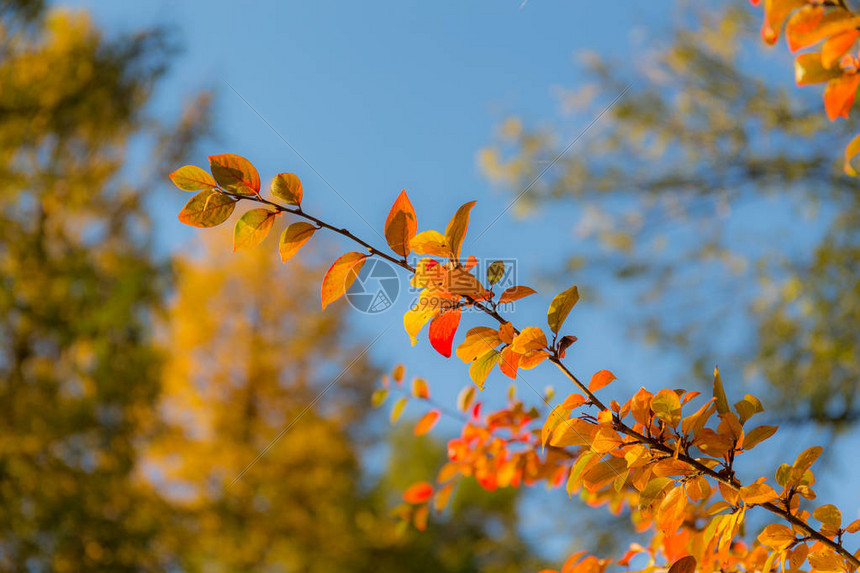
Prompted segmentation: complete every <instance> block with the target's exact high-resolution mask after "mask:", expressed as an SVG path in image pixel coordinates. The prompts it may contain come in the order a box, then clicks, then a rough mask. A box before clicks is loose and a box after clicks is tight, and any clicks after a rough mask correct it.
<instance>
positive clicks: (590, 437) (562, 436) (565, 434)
mask: <svg viewBox="0 0 860 573" xmlns="http://www.w3.org/2000/svg"><path fill="white" fill-rule="evenodd" d="M561 411H564V410H563V409H562V410H561ZM597 430H598V427H597V426H596V425H594V424H592V423H590V422H586V421H585V420H582V419H580V418H571V419H562V420H560V423H558V424H557V425H556V426H555V429H554V430H553V431H552V434H551V435H550V437H549V445H551V446H556V447H559V448H569V447H571V446H591V442H593V441H594V437H595V436H596V435H597Z"/></svg>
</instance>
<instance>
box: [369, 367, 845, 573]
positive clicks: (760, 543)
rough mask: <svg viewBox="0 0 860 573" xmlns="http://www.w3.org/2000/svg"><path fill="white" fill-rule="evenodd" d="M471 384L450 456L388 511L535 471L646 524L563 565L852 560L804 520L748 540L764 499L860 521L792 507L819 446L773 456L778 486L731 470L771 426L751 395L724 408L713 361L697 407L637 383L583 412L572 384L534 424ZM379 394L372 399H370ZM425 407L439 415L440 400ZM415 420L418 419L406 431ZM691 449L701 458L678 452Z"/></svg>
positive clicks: (825, 565) (605, 380)
mask: <svg viewBox="0 0 860 573" xmlns="http://www.w3.org/2000/svg"><path fill="white" fill-rule="evenodd" d="M393 378H394V380H395V384H397V385H399V384H401V383H402V379H403V369H402V367H398V368H397V369H396V370H395V372H394V374H393ZM614 379H615V377H614V376H613V375H612V373H610V372H608V371H606V370H603V371H600V372H598V373H596V374H595V375H594V376H593V377H592V380H591V382H590V384H589V387H588V388H589V391H590V392H597V391H598V390H600V389H601V388H603V387H605V386H606V385H608V384H609V383H611V382H612V381H613V380H614ZM389 386H390V381H389V377H387V376H386V377H384V378H383V389H382V390H380V391H385V392H387V391H388V390H387V389H388V388H389ZM474 390H475V388H474V386H470V387H468V388H464V389H463V391H462V392H461V393H460V395H459V397H458V401H457V410H458V411H459V412H461V413H462V414H463V418H462V419H461V420H462V421H463V426H462V429H461V432H460V435H459V436H458V437H456V438H453V439H451V440H450V441H449V442H448V462H447V463H446V464H445V465H444V466H443V467H442V468H441V469H440V470H439V473H438V475H437V477H436V480H435V482H436V483H435V484H431V483H429V482H419V483H416V484H413V485H412V486H411V487H409V488H408V489H407V490H406V492H405V493H404V494H403V500H404V504H403V505H401V506H399V507H398V508H397V509H396V510H395V513H396V515H398V516H399V517H400V518H402V519H404V520H410V521H412V522H413V523H414V524H415V526H416V527H418V528H419V529H423V528H424V527H426V523H427V519H428V516H429V515H430V512H431V508H433V509H435V511H437V512H440V511H442V510H443V509H444V508H445V506H446V504H447V503H448V500H449V499H450V496H451V494H452V490H453V488H454V487H455V485H456V483H457V482H458V481H459V480H461V479H464V478H474V479H476V480H477V481H478V483H479V484H481V486H483V487H484V488H486V489H488V490H492V489H495V488H497V487H519V486H533V485H536V484H537V483H539V482H545V483H546V485H547V487H550V488H560V487H565V489H566V490H567V493H568V494H569V495H573V494H578V495H579V496H580V497H581V499H582V500H583V501H584V502H585V503H587V504H588V505H591V506H600V505H606V506H608V508H609V509H610V511H612V512H613V513H616V514H618V513H620V512H621V511H622V510H624V509H625V508H626V509H628V510H629V511H630V514H631V519H632V521H633V523H634V525H635V527H636V529H637V530H638V531H649V530H650V531H652V532H653V537H652V539H651V543H650V545H649V546H647V547H645V546H641V545H639V544H632V545H631V547H630V550H629V551H627V553H626V554H625V555H624V556H623V557H621V558H620V559H614V560H613V559H599V558H597V557H595V556H586V555H585V553H584V552H580V553H577V554H575V555H573V556H571V558H569V559H568V560H567V561H566V563H565V564H564V566H563V567H562V569H561V571H562V573H602V572H603V571H605V570H606V569H607V568H608V567H609V566H611V565H613V564H615V565H620V566H622V567H625V568H627V569H628V570H630V568H631V567H630V566H631V562H632V561H634V559H636V558H638V559H637V561H636V562H637V563H638V564H640V567H639V568H638V569H637V570H638V571H643V572H649V573H650V572H651V571H655V570H657V569H661V566H660V563H661V558H662V559H665V560H668V561H669V562H670V563H673V564H674V565H673V568H672V569H673V573H678V572H679V571H688V572H689V571H693V570H699V571H734V570H741V571H762V572H763V573H767V572H768V571H770V570H771V569H774V568H775V567H777V566H778V567H780V569H781V570H783V571H786V570H788V571H799V570H801V567H803V565H804V564H805V563H807V562H808V563H809V565H810V566H811V570H813V571H822V572H823V571H852V570H853V569H854V568H853V566H852V565H851V564H850V563H848V562H846V560H845V559H843V558H842V557H840V556H839V555H838V554H837V553H836V552H834V551H833V550H832V548H831V547H828V546H827V545H825V544H823V543H821V542H818V541H815V540H811V539H809V537H808V535H807V532H806V531H805V530H804V529H803V528H800V527H797V526H795V525H792V524H789V525H784V524H779V523H774V524H771V525H768V526H767V527H765V528H764V529H763V530H762V532H761V533H760V534H759V535H758V537H757V540H756V542H755V543H753V544H752V545H748V544H747V543H746V542H745V541H744V540H743V538H742V535H741V530H742V527H743V526H744V523H745V520H746V513H747V510H748V509H750V508H752V507H755V506H757V505H762V504H777V505H778V506H779V507H783V508H785V509H786V510H789V511H790V512H791V513H792V515H794V516H795V517H796V518H797V519H798V520H800V521H801V522H804V523H808V524H809V525H810V526H812V525H813V522H812V521H811V519H813V520H816V521H818V522H820V524H821V525H820V531H821V532H822V533H823V534H824V535H826V536H827V537H828V538H831V539H837V538H838V539H840V540H841V538H842V536H843V535H844V534H846V533H856V532H857V531H860V520H856V521H854V522H852V523H850V524H847V525H844V526H843V523H842V515H841V512H840V511H839V510H838V509H837V508H836V507H835V506H833V505H823V506H820V507H818V508H817V509H815V510H814V511H812V512H810V511H808V510H804V509H800V501H801V498H803V499H806V500H813V499H815V492H814V490H813V487H812V486H813V485H814V483H815V477H814V474H813V472H812V471H811V467H812V465H813V463H814V462H815V460H816V459H817V458H818V456H819V455H820V454H821V452H822V448H821V447H817V446H816V447H813V448H809V449H808V450H806V451H804V452H802V453H801V454H800V455H798V456H797V457H796V459H795V460H794V462H793V463H791V464H788V463H786V464H782V465H781V466H779V468H778V469H777V470H776V473H775V483H776V484H777V486H778V489H774V488H773V487H771V486H770V485H768V484H767V483H766V481H767V480H766V478H765V477H759V478H758V479H756V480H755V481H754V482H752V483H750V484H748V485H742V484H741V482H740V481H738V480H737V477H736V476H735V474H734V471H733V469H732V468H733V466H734V461H735V458H736V457H737V456H739V455H741V454H743V453H745V452H748V451H750V450H752V449H753V448H755V447H756V446H758V445H759V444H760V443H762V442H764V441H765V440H767V439H768V438H770V437H771V436H773V435H774V433H775V432H776V429H777V428H776V427H774V426H767V425H762V426H755V427H752V428H750V427H748V426H747V422H749V420H750V419H751V418H752V417H753V416H754V415H756V414H758V413H760V412H762V411H763V408H762V406H761V403H760V402H759V401H758V400H757V399H756V398H755V397H753V396H751V395H746V396H745V397H744V399H743V400H740V401H738V402H737V403H736V404H735V405H734V411H732V410H731V409H730V408H729V404H728V400H727V398H726V395H725V393H724V391H723V386H722V382H721V380H720V377H719V373H718V372H715V382H714V395H713V397H711V398H710V399H709V400H707V401H706V402H705V403H704V404H701V405H700V406H699V407H697V408H693V407H691V406H689V404H690V403H691V401H692V400H693V399H695V398H696V397H698V396H699V393H698V392H687V391H684V390H667V389H664V390H661V391H659V392H657V393H656V394H652V393H650V392H648V391H647V390H645V389H644V388H642V389H640V390H639V391H638V392H637V393H636V394H634V395H633V396H632V397H631V398H630V400H628V401H627V402H626V403H625V404H623V405H621V404H618V403H617V402H615V401H613V402H611V406H610V408H609V409H608V410H604V411H599V412H597V413H596V414H595V413H588V412H586V411H585V410H586V409H587V408H588V407H594V403H593V402H591V401H590V400H589V399H588V398H586V397H585V396H583V395H582V394H579V393H574V394H570V395H569V396H567V397H566V398H565V399H564V401H563V402H562V403H561V404H559V405H557V406H555V407H554V408H553V409H552V411H551V412H550V413H549V415H548V416H547V417H546V420H545V422H544V423H543V425H542V426H540V425H539V420H540V416H539V414H538V412H537V410H536V409H535V408H533V407H531V408H530V407H527V406H526V405H524V404H523V402H522V401H520V400H518V399H516V398H515V397H514V393H513V390H511V392H510V393H509V396H508V398H509V402H508V406H507V407H506V408H504V409H501V410H498V411H494V412H491V413H489V414H486V415H483V416H482V415H481V404H480V403H476V404H473V402H472V401H473V399H474V397H475V391H474ZM427 398H429V394H428V395H427ZM398 404H399V403H398ZM398 404H395V406H394V408H393V409H392V412H393V413H394V412H395V411H397V412H398V414H397V417H399V411H400V410H402V407H401V406H398ZM381 405H382V401H376V402H375V406H381ZM685 410H686V411H685ZM431 412H434V413H435V416H436V417H437V418H438V416H439V410H438V408H434V409H433V410H431ZM715 415H716V416H715ZM714 418H715V419H714ZM627 419H630V424H629V427H630V428H631V429H632V430H633V431H635V432H636V433H638V434H640V435H641V436H644V437H647V438H648V440H647V441H645V440H639V439H637V438H635V437H631V436H630V435H625V434H623V433H622V432H619V431H618V430H617V429H616V428H617V423H616V422H617V421H618V420H622V421H623V420H627ZM425 431H426V428H425V427H424V425H423V418H422V419H421V420H419V422H418V423H417V424H416V434H420V433H424V432H425ZM653 443H657V444H660V445H661V447H655V446H654V445H653ZM690 459H693V460H695V461H696V462H698V464H700V465H693V464H691V463H688V462H689V460H690ZM702 467H705V468H708V469H711V470H713V472H715V473H716V474H717V475H719V476H720V477H721V478H722V479H715V477H713V476H712V475H708V474H707V473H705V472H704V471H703V470H702ZM728 484H733V485H728ZM858 553H860V552H858Z"/></svg>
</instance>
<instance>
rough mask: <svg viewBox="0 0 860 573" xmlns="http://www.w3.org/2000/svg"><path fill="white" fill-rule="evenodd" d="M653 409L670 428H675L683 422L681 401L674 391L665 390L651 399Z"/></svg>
mask: <svg viewBox="0 0 860 573" xmlns="http://www.w3.org/2000/svg"><path fill="white" fill-rule="evenodd" d="M651 409H652V410H653V411H654V413H655V414H656V415H657V416H659V417H660V419H661V420H663V422H665V423H666V424H667V425H668V426H669V427H672V428H674V427H675V426H677V425H678V423H679V422H680V421H681V399H680V398H679V397H678V394H677V393H675V391H674V390H669V389H668V388H664V389H662V390H660V391H659V392H657V394H655V395H654V397H653V398H651Z"/></svg>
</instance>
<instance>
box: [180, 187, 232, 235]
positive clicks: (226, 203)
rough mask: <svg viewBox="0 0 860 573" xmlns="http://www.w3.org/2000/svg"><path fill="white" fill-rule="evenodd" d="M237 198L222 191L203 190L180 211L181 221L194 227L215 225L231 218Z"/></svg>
mask: <svg viewBox="0 0 860 573" xmlns="http://www.w3.org/2000/svg"><path fill="white" fill-rule="evenodd" d="M235 207H236V200H235V199H233V198H232V197H230V196H229V195H227V194H225V193H221V192H220V191H215V190H209V191H201V192H200V193H198V194H197V195H195V196H194V197H192V198H191V199H190V200H189V201H188V203H186V204H185V206H184V207H183V208H182V210H181V211H180V212H179V221H180V222H181V223H184V224H186V225H191V226H192V227H214V226H216V225H220V224H221V223H223V222H224V221H226V220H227V219H229V218H230V215H232V214H233V209H234V208H235Z"/></svg>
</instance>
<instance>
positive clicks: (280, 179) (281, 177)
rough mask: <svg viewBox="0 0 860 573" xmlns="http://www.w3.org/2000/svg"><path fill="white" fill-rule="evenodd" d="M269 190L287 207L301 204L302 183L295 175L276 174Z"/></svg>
mask: <svg viewBox="0 0 860 573" xmlns="http://www.w3.org/2000/svg"><path fill="white" fill-rule="evenodd" d="M269 190H270V191H271V192H272V195H274V196H275V197H277V198H278V199H280V200H282V201H284V202H285V203H287V204H288V205H301V203H302V181H301V180H300V179H299V177H298V176H297V175H296V174H295V173H278V174H277V175H275V177H274V178H273V179H272V183H271V185H270V186H269Z"/></svg>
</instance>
